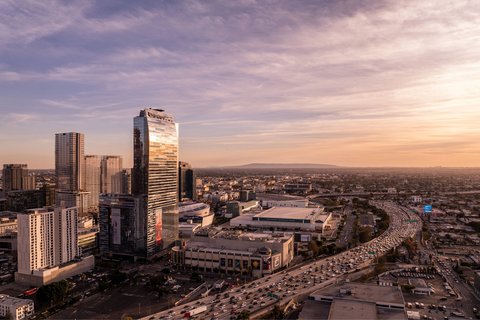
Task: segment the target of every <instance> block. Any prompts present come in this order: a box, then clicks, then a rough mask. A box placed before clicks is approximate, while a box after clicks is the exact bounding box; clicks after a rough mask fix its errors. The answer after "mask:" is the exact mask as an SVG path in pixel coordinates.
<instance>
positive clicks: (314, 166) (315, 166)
mask: <svg viewBox="0 0 480 320" xmlns="http://www.w3.org/2000/svg"><path fill="white" fill-rule="evenodd" d="M230 168H242V169H325V168H339V166H335V165H331V164H321V163H249V164H245V165H241V166H231V167H230Z"/></svg>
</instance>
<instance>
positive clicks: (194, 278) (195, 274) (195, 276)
mask: <svg viewBox="0 0 480 320" xmlns="http://www.w3.org/2000/svg"><path fill="white" fill-rule="evenodd" d="M190 280H192V281H194V282H200V281H202V277H200V275H199V274H198V272H192V275H191V276H190Z"/></svg>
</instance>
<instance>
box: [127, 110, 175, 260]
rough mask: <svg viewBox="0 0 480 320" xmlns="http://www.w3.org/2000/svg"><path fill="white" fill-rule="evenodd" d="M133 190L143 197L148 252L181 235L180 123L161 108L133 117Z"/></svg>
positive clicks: (153, 251) (141, 214)
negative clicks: (179, 190)
mask: <svg viewBox="0 0 480 320" xmlns="http://www.w3.org/2000/svg"><path fill="white" fill-rule="evenodd" d="M133 127H134V129H133V148H134V151H133V162H134V163H133V170H132V176H133V177H132V178H133V179H132V180H133V181H132V193H133V194H134V195H135V196H137V197H140V198H141V201H140V208H139V210H138V214H139V215H140V218H141V219H140V220H142V221H143V223H144V224H145V225H144V226H142V227H141V229H142V231H143V232H144V233H145V235H144V238H145V250H146V256H147V257H151V256H153V255H155V254H157V253H159V252H160V251H161V250H162V249H166V248H168V247H170V246H171V245H173V243H174V241H175V240H177V239H178V206H177V190H178V124H176V123H175V122H174V120H173V117H172V116H171V115H169V114H167V113H165V112H164V110H160V109H151V108H146V109H144V110H141V111H140V115H139V116H138V117H135V118H134V120H133Z"/></svg>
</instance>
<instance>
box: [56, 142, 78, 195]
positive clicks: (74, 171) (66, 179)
mask: <svg viewBox="0 0 480 320" xmlns="http://www.w3.org/2000/svg"><path fill="white" fill-rule="evenodd" d="M84 140H85V139H84V135H83V133H77V132H68V133H57V134H55V175H56V176H57V190H59V191H79V190H84V189H85V171H84V159H85V158H84V157H85V154H84Z"/></svg>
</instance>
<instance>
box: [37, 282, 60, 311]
mask: <svg viewBox="0 0 480 320" xmlns="http://www.w3.org/2000/svg"><path fill="white" fill-rule="evenodd" d="M67 291H68V283H67V281H65V280H62V281H59V282H55V283H52V284H49V285H45V286H41V287H40V288H39V289H38V291H37V293H36V295H35V300H36V302H37V304H38V305H39V306H40V308H45V307H47V308H48V307H51V306H53V305H56V304H58V303H60V302H62V301H63V299H65V297H66V295H67Z"/></svg>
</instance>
